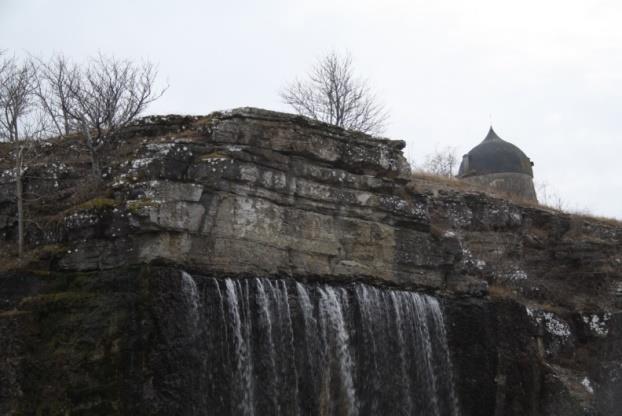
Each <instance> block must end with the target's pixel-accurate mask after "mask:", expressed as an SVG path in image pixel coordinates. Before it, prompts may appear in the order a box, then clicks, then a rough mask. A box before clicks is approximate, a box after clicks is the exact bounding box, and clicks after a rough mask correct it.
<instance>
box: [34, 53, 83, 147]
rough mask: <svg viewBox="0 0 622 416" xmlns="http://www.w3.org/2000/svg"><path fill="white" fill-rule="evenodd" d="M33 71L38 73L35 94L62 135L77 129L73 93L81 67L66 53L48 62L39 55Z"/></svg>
mask: <svg viewBox="0 0 622 416" xmlns="http://www.w3.org/2000/svg"><path fill="white" fill-rule="evenodd" d="M31 67H32V71H33V72H34V73H35V74H36V75H37V83H36V89H35V93H36V95H37V98H38V99H39V105H40V106H41V109H42V110H43V111H44V112H45V113H46V114H47V116H48V118H49V119H50V122H51V124H52V126H53V128H54V131H55V133H56V134H57V135H58V136H66V135H68V134H69V133H71V132H72V131H73V130H75V123H74V122H73V120H72V118H71V116H70V114H69V106H70V98H71V97H70V92H71V91H73V90H75V89H76V88H77V83H78V81H79V78H80V72H79V68H78V67H77V66H76V65H75V64H73V63H71V62H69V61H68V60H67V59H66V58H65V57H64V56H63V55H56V56H54V57H52V58H51V59H50V60H48V61H44V60H42V59H39V58H35V59H33V60H32V62H31Z"/></svg>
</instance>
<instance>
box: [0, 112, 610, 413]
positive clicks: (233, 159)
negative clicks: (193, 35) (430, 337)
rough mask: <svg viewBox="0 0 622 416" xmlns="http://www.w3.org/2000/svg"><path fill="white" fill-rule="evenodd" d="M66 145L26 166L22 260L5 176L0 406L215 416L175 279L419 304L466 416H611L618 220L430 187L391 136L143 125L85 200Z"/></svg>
mask: <svg viewBox="0 0 622 416" xmlns="http://www.w3.org/2000/svg"><path fill="white" fill-rule="evenodd" d="M76 143H77V142H76V141H75V140H74V141H72V139H71V138H69V139H66V140H64V141H60V142H55V143H53V144H52V145H50V146H49V147H47V148H46V149H47V150H46V152H47V154H48V155H49V157H50V160H52V159H53V158H54V159H56V162H55V163H48V164H47V165H45V166H37V167H33V168H32V169H31V172H32V174H31V176H30V177H29V178H28V179H27V181H26V187H27V190H28V191H29V192H31V193H33V194H35V193H36V194H38V195H43V196H44V198H43V200H42V201H41V202H40V203H38V204H37V205H36V206H31V207H30V208H29V216H30V218H31V222H29V225H28V228H27V240H28V244H29V246H30V247H31V255H29V258H28V259H27V261H25V262H24V263H23V264H21V265H19V264H17V263H15V262H14V260H13V259H12V258H11V244H12V241H13V239H14V234H15V229H16V225H15V224H14V221H13V218H14V210H15V206H14V203H13V194H12V192H13V188H12V185H11V183H10V174H7V173H5V174H2V175H0V179H2V181H0V190H1V194H0V238H1V239H2V241H1V242H0V245H1V247H2V249H3V255H2V257H0V264H1V265H2V266H3V267H1V269H2V270H3V271H1V272H0V358H2V359H1V360H0V413H2V414H89V415H92V414H162V415H164V414H184V415H194V414H197V415H198V414H210V413H209V411H206V410H205V408H201V407H200V406H199V407H197V406H198V405H194V407H193V406H192V405H190V404H189V403H195V404H196V403H204V402H203V401H202V400H203V399H201V397H203V396H202V393H201V391H200V390H201V388H199V387H198V386H203V384H201V383H208V381H206V380H203V379H202V378H201V377H202V375H201V371H199V370H198V368H202V367H201V365H206V364H205V361H204V360H203V361H201V359H200V357H201V354H202V353H201V350H200V348H199V347H198V344H197V341H196V339H195V338H196V336H195V335H193V334H192V333H190V332H189V331H190V330H189V328H193V327H194V326H196V323H192V322H194V320H193V319H194V318H193V319H191V321H192V322H189V321H188V319H189V318H188V316H189V315H188V308H189V307H190V306H188V305H192V304H193V303H192V302H189V300H188V299H189V298H188V296H190V298H191V300H192V299H194V298H193V296H195V295H192V293H194V292H192V291H190V292H189V289H188V288H187V287H186V289H184V284H185V285H187V284H188V283H187V280H184V279H183V278H181V276H182V273H181V272H182V271H184V272H187V273H189V274H191V275H192V276H193V278H194V280H193V281H196V282H198V283H197V284H198V287H199V288H202V287H204V286H203V283H202V282H206V281H207V280H206V279H211V278H216V279H224V278H231V279H249V278H256V277H260V278H270V279H277V280H278V281H281V280H285V281H296V282H302V283H305V284H309V285H312V284H324V283H327V282H330V284H331V285H336V286H339V287H341V286H343V287H349V286H348V285H352V284H353V283H352V282H355V281H356V282H364V283H366V284H372V285H375V286H379V287H381V288H386V289H387V290H389V289H391V290H393V289H400V290H415V291H418V292H425V293H428V294H432V295H434V296H436V297H438V298H439V299H441V301H442V302H441V303H442V305H443V309H444V311H445V325H446V328H447V337H448V345H449V352H450V354H451V357H452V361H453V367H454V383H455V388H456V393H457V401H458V402H459V406H460V409H461V414H462V415H482V416H483V415H491V416H492V415H517V416H518V415H534V416H535V415H575V414H576V415H616V414H622V413H620V409H622V393H621V392H622V315H621V314H620V312H619V311H620V308H621V306H622V227H619V226H615V225H609V224H604V223H600V222H597V221H594V220H589V219H583V218H577V217H572V216H568V215H565V214H560V213H556V212H552V211H549V210H546V209H541V208H534V207H523V206H518V205H513V204H511V203H509V202H507V201H504V200H501V199H494V198H491V197H488V196H486V195H483V194H476V193H459V192H455V191H451V190H434V191H429V190H426V189H428V187H424V186H422V185H421V184H419V183H417V182H416V181H412V180H411V176H410V172H409V167H408V164H407V163H406V161H405V159H404V157H403V155H402V152H401V149H402V148H403V146H404V143H403V142H401V141H392V140H385V139H376V138H371V137H369V136H366V135H362V134H357V133H352V132H347V131H344V130H341V129H338V128H333V127H330V126H327V125H325V124H322V123H317V122H313V121H310V120H308V119H305V118H302V117H296V116H292V115H287V114H281V113H274V112H269V111H265V110H257V109H248V108H247V109H238V110H233V111H230V112H223V113H214V114H212V115H210V116H206V117H178V116H169V117H156V118H150V119H145V120H143V121H142V122H141V123H139V124H137V125H136V126H133V127H132V128H129V129H127V131H126V132H125V133H124V134H123V136H122V137H119V138H118V141H117V143H116V145H115V148H114V149H108V151H107V153H106V158H107V160H106V163H105V164H106V165H107V166H108V169H107V170H106V171H105V173H104V175H105V180H104V183H103V185H100V186H99V188H97V189H88V186H87V187H86V188H87V189H84V188H85V186H84V177H85V172H87V171H88V165H86V164H85V162H84V160H82V159H81V158H80V157H79V152H77V150H79V149H78V148H76V146H77V144H76ZM74 150H75V151H74ZM76 155H77V156H76ZM0 164H1V163H0ZM7 168H8V167H7ZM184 282H186V283H184ZM205 285H207V283H205ZM205 287H207V286H205ZM193 290H194V289H193ZM205 290H207V289H205ZM189 293H190V295H189ZM196 296H199V295H196ZM201 296H203V297H204V294H202V295H201ZM203 297H202V298H201V299H202V302H208V301H207V300H205V299H203ZM193 302H194V301H193ZM195 303H196V302H195ZM208 303H209V302H208ZM191 315H192V314H191ZM192 316H194V315H192ZM200 363H203V364H200ZM385 410H386V409H385ZM384 414H398V413H391V412H390V411H385V413H384Z"/></svg>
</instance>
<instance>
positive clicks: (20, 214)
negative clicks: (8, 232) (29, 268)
mask: <svg viewBox="0 0 622 416" xmlns="http://www.w3.org/2000/svg"><path fill="white" fill-rule="evenodd" d="M22 157H23V149H22V148H21V147H20V148H19V150H18V151H17V158H16V161H15V194H16V195H15V196H16V198H17V255H18V257H19V259H20V260H21V259H22V257H23V255H24V184H23V180H22V179H23V178H22V175H23V171H22Z"/></svg>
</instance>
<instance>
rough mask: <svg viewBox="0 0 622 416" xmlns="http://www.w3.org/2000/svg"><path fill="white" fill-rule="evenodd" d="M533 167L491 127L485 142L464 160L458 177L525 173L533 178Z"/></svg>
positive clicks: (529, 161) (527, 159)
mask: <svg viewBox="0 0 622 416" xmlns="http://www.w3.org/2000/svg"><path fill="white" fill-rule="evenodd" d="M532 165H533V163H531V160H529V158H528V157H527V156H526V155H525V154H524V153H523V151H522V150H520V149H519V148H518V147H516V146H514V145H513V144H512V143H509V142H506V141H505V140H503V139H501V138H500V137H499V136H497V133H495V131H494V130H493V129H492V127H491V128H490V130H489V131H488V135H487V136H486V138H485V139H484V141H482V142H481V143H480V144H478V145H477V146H475V147H474V148H473V149H471V151H470V152H469V153H467V154H466V155H465V156H464V157H463V158H462V163H461V164H460V169H459V170H458V176H462V177H464V176H476V175H486V174H489V173H524V174H527V175H529V176H531V177H533V170H532V168H531V166H532Z"/></svg>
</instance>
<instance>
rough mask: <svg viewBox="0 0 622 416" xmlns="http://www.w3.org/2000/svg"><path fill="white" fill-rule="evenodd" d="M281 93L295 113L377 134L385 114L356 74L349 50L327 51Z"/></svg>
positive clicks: (385, 119) (380, 129) (382, 128)
mask: <svg viewBox="0 0 622 416" xmlns="http://www.w3.org/2000/svg"><path fill="white" fill-rule="evenodd" d="M280 95H281V98H282V99H283V101H284V102H285V103H286V104H288V105H290V106H291V107H292V108H293V109H294V110H295V111H296V112H297V113H298V114H301V115H304V116H307V117H310V118H313V119H315V120H320V121H324V122H326V123H330V124H333V125H335V126H339V127H343V128H345V129H351V130H357V131H361V132H364V133H369V134H380V133H382V132H383V131H384V128H385V123H386V121H387V118H388V114H387V111H386V110H385V107H384V106H383V105H382V104H381V103H380V102H379V101H378V99H377V97H376V96H375V94H374V93H373V92H372V89H371V88H370V86H369V84H368V83H367V82H366V81H364V80H361V79H359V78H357V77H356V76H355V74H354V68H353V64H352V57H351V56H350V55H349V54H348V55H345V56H340V55H338V54H337V53H335V52H332V53H329V54H328V55H326V56H324V57H323V58H321V59H320V60H319V61H318V62H317V64H316V65H315V66H314V67H313V69H312V70H311V71H310V72H309V73H308V74H307V78H306V79H305V80H303V81H300V80H297V81H295V82H293V83H292V84H290V85H288V86H287V87H285V88H284V89H283V91H282V92H281V94H280Z"/></svg>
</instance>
